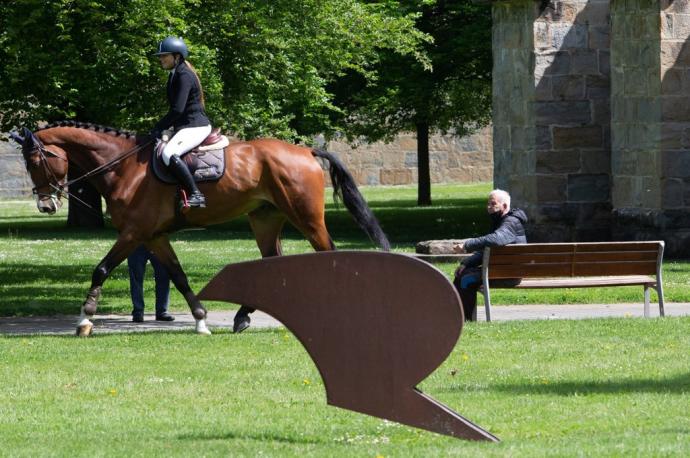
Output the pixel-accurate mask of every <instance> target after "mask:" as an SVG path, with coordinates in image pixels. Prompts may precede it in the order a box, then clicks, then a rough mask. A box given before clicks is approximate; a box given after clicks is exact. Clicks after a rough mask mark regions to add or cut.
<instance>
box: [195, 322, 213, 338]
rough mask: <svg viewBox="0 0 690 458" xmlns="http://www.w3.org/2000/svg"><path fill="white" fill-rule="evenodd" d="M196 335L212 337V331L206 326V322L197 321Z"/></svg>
mask: <svg viewBox="0 0 690 458" xmlns="http://www.w3.org/2000/svg"><path fill="white" fill-rule="evenodd" d="M196 333H197V334H199V335H202V336H210V335H211V331H210V330H209V329H208V327H207V326H206V320H197V322H196Z"/></svg>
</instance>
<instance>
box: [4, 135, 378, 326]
mask: <svg viewBox="0 0 690 458" xmlns="http://www.w3.org/2000/svg"><path fill="white" fill-rule="evenodd" d="M12 138H13V139H14V140H15V141H17V142H18V143H20V144H21V145H22V153H23V155H24V159H25V161H26V167H27V170H28V172H29V174H30V176H31V180H32V181H33V183H34V185H35V188H34V194H36V196H37V197H36V198H37V206H38V209H39V211H41V212H44V213H50V214H52V213H55V212H56V211H57V210H58V208H59V207H60V205H61V204H60V197H61V195H62V194H64V193H66V192H68V190H67V191H66V190H65V188H68V186H69V184H70V183H67V182H66V177H67V168H68V163H73V164H74V165H76V166H77V167H79V168H80V169H81V170H84V171H86V173H85V174H84V176H83V177H84V178H85V179H88V180H89V182H90V183H91V184H92V185H93V186H94V187H95V188H96V189H97V190H98V191H99V192H100V193H101V195H103V197H104V198H105V201H106V203H107V206H108V212H109V213H110V217H111V219H112V223H113V226H115V228H116V229H117V230H118V232H119V235H118V238H117V241H116V242H115V245H113V247H112V248H111V249H110V251H109V252H108V254H107V255H106V256H105V257H104V258H103V259H102V260H101V262H100V263H99V264H98V266H97V267H96V269H95V270H94V272H93V276H92V280H91V288H90V289H89V292H88V294H87V297H86V301H85V302H84V304H83V305H82V308H81V316H80V318H79V322H78V323H77V334H78V335H81V336H88V335H90V334H91V331H92V327H93V324H92V322H91V320H90V318H92V316H93V315H94V314H95V313H96V309H97V306H98V299H99V297H100V294H101V287H102V285H103V283H104V282H105V280H106V278H107V277H108V275H109V274H110V273H111V272H112V270H113V269H114V268H115V267H117V266H118V265H119V264H120V263H121V262H122V261H124V260H125V259H126V258H127V256H128V255H129V254H130V253H131V252H132V251H133V250H134V249H135V248H136V247H137V246H138V245H140V244H142V243H143V244H144V245H145V246H146V247H147V248H148V249H149V250H150V251H151V252H153V253H154V254H155V255H156V257H157V258H158V259H159V260H160V261H161V263H162V264H163V265H165V267H166V268H167V269H168V271H169V273H170V278H171V279H172V281H173V283H174V284H175V287H176V288H177V289H178V290H179V291H180V293H182V295H183V296H184V298H185V300H186V301H187V303H188V304H189V307H190V309H191V311H192V314H193V315H194V318H195V319H196V330H197V332H199V333H201V334H210V332H209V331H208V329H207V327H206V322H205V318H206V309H205V308H204V306H203V305H202V304H201V302H200V301H199V300H198V299H197V297H196V295H195V294H194V293H193V292H192V290H191V288H190V287H189V283H188V282H187V276H186V275H185V273H184V271H183V270H182V267H181V266H180V263H179V261H178V259H177V256H176V255H175V252H174V250H173V248H172V246H171V245H170V241H169V239H168V234H169V233H170V232H173V231H175V230H178V229H181V228H184V227H202V226H208V225H211V224H217V223H221V222H224V221H228V220H230V219H232V218H235V217H237V216H240V215H243V214H247V215H248V216H249V223H250V225H251V228H252V231H253V232H254V236H255V237H256V243H257V244H258V246H259V250H260V252H261V255H262V256H263V257H267V256H278V255H280V254H281V244H280V233H281V231H282V228H283V225H284V224H285V222H286V221H289V222H290V223H292V224H293V225H294V226H295V227H296V228H297V229H298V230H299V231H300V232H301V233H302V234H303V235H304V236H305V237H306V238H307V240H308V241H309V242H310V243H311V245H312V246H313V247H314V249H315V250H317V251H324V250H333V249H335V246H334V244H333V241H332V240H331V237H330V235H329V234H328V231H327V229H326V225H325V221H324V175H323V170H322V168H321V165H320V163H319V162H318V161H317V160H316V159H315V157H319V158H322V159H325V160H327V161H328V163H329V164H330V166H329V172H330V176H331V181H332V183H333V187H334V192H336V193H339V194H340V196H341V197H342V199H343V203H344V204H345V206H346V207H347V209H348V210H349V211H350V213H351V214H352V216H353V217H354V219H355V220H356V221H357V223H358V224H359V226H360V227H361V228H362V229H363V230H364V231H365V232H366V233H367V235H369V237H370V238H371V239H372V240H373V241H374V242H375V243H377V244H378V245H379V246H380V247H381V248H382V249H384V250H388V249H389V248H390V245H389V243H388V240H387V238H386V236H385V234H384V233H383V231H382V230H381V227H380V226H379V224H378V222H377V220H376V218H375V217H374V216H373V214H372V213H371V210H370V209H369V207H368V206H367V204H366V202H365V201H364V198H363V197H362V195H361V194H360V192H359V190H358V189H357V187H356V185H355V183H354V180H353V179H352V176H351V175H350V173H349V172H348V171H347V170H346V168H345V167H344V165H343V164H342V163H341V162H340V161H339V160H338V159H337V158H336V157H334V156H333V155H332V154H330V153H328V152H325V151H320V150H316V149H311V148H307V147H302V146H297V145H292V144H289V143H286V142H283V141H280V140H274V139H259V140H253V141H247V142H236V143H231V144H230V145H229V146H227V147H226V148H225V160H226V164H227V165H226V170H225V174H224V175H223V176H222V177H221V178H220V180H218V181H217V182H214V183H203V184H201V185H200V186H201V190H202V192H203V193H204V194H205V195H206V201H207V206H206V208H194V209H192V210H191V211H189V212H188V213H186V214H182V213H180V211H179V210H178V206H177V202H176V201H177V197H176V196H177V187H176V186H174V185H169V184H164V183H163V182H161V181H159V180H158V179H157V178H156V177H154V175H153V172H152V170H151V168H150V167H149V165H150V162H151V158H152V150H153V141H152V139H151V138H150V137H147V136H136V135H133V134H131V133H127V132H122V131H119V130H114V129H110V128H106V127H101V126H95V125H92V124H82V123H75V122H63V123H58V124H54V125H50V126H48V127H46V128H43V129H40V130H37V131H36V132H35V133H34V132H31V131H30V130H29V129H27V128H24V129H23V136H20V135H18V134H16V133H15V134H12ZM72 183H73V182H72ZM66 185H67V186H66ZM251 311H252V310H251V309H248V308H246V307H242V308H241V309H240V311H239V312H238V314H237V315H236V317H235V330H236V331H237V330H242V329H244V328H246V327H247V326H248V324H249V316H248V313H250V312H251Z"/></svg>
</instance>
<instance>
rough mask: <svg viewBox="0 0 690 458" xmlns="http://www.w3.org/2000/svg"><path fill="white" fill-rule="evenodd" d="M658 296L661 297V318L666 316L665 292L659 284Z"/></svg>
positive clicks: (657, 288)
mask: <svg viewBox="0 0 690 458" xmlns="http://www.w3.org/2000/svg"><path fill="white" fill-rule="evenodd" d="M656 294H657V295H658V296H659V316H665V314H664V290H663V288H662V287H661V284H659V285H658V286H657V287H656Z"/></svg>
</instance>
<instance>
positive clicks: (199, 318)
mask: <svg viewBox="0 0 690 458" xmlns="http://www.w3.org/2000/svg"><path fill="white" fill-rule="evenodd" d="M145 245H146V248H147V249H149V250H151V251H152V252H153V254H154V255H155V256H156V258H158V261H160V263H161V264H163V265H164V266H165V268H166V269H167V270H168V274H169V275H170V279H171V280H172V282H173V284H174V285H175V287H176V288H177V290H178V291H179V292H180V293H181V294H182V296H183V297H184V298H185V300H186V301H187V304H188V305H189V308H190V310H191V311H192V315H193V316H194V319H195V320H196V332H197V334H203V335H210V334H211V331H209V329H208V327H207V326H206V309H205V308H204V306H203V304H202V303H201V301H200V300H199V299H198V298H197V297H196V294H194V292H193V291H192V288H190V287H189V282H188V281H187V275H186V274H185V273H184V271H183V270H182V266H181V265H180V261H179V260H178V259H177V255H176V254H175V251H174V250H173V248H172V246H171V245H170V241H169V240H168V238H167V237H166V236H160V237H158V238H155V239H153V240H151V241H149V242H146V243H145Z"/></svg>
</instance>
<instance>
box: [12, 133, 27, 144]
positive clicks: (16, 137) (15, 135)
mask: <svg viewBox="0 0 690 458" xmlns="http://www.w3.org/2000/svg"><path fill="white" fill-rule="evenodd" d="M10 138H11V139H12V140H14V141H15V142H17V143H19V144H20V145H23V144H24V137H22V136H21V135H19V134H18V133H17V132H10Z"/></svg>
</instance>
